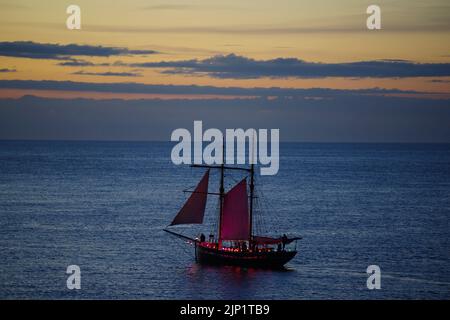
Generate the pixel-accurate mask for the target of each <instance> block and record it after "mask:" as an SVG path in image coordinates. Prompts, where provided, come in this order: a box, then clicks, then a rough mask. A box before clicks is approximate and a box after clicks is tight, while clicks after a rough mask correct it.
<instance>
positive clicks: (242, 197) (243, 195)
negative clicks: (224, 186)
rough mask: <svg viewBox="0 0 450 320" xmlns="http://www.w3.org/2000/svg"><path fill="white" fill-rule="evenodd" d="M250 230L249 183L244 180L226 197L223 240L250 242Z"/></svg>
mask: <svg viewBox="0 0 450 320" xmlns="http://www.w3.org/2000/svg"><path fill="white" fill-rule="evenodd" d="M249 228H250V216H249V211H248V196H247V181H246V179H244V180H242V181H241V182H239V183H238V184H237V185H236V186H234V187H233V189H231V190H230V191H228V193H227V194H226V195H225V197H224V201H223V213H222V224H221V238H222V240H248V239H249V237H250V230H249Z"/></svg>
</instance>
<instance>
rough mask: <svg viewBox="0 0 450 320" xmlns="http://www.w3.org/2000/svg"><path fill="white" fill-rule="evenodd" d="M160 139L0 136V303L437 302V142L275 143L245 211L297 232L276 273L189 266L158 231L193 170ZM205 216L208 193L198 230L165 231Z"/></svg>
mask: <svg viewBox="0 0 450 320" xmlns="http://www.w3.org/2000/svg"><path fill="white" fill-rule="evenodd" d="M172 147H173V144H171V143H168V142H85V141H0V299H221V300H222V299H225V300H228V299H232V300H234V299H295V300H297V299H449V298H450V145H449V144H374V143H371V144H352V143H348V144H339V143H331V144H327V143H282V144H281V145H280V160H279V172H278V174H276V175H274V176H257V179H256V183H257V185H256V190H257V192H256V194H257V196H258V198H257V200H256V202H257V204H258V205H257V208H256V209H255V230H257V231H258V232H259V233H261V235H271V236H280V235H281V234H284V233H285V234H287V235H288V236H289V237H293V236H301V237H302V240H299V241H298V242H297V244H296V249H297V251H298V253H297V255H296V256H295V258H294V259H293V260H291V261H290V262H289V263H288V264H287V265H286V267H285V268H284V269H280V270H259V269H251V268H241V267H224V266H222V267H218V266H203V265H199V264H197V263H196V261H195V256H194V248H193V247H192V245H191V244H189V243H188V242H186V241H184V240H182V239H179V238H176V237H174V236H172V235H170V234H168V233H166V232H164V230H163V229H164V228H165V227H166V226H167V225H168V224H169V223H170V222H171V221H172V219H173V217H174V216H175V215H176V214H177V212H178V210H179V209H180V208H181V206H182V205H183V203H184V201H186V199H187V197H188V196H189V194H187V193H186V192H183V190H186V189H188V188H193V187H195V185H196V184H197V183H198V181H199V180H200V178H201V177H202V175H203V173H204V169H198V168H191V167H190V166H188V165H174V164H173V163H172V161H171V158H170V154H171V149H172ZM257 172H258V171H257ZM245 174H246V173H245V172H234V171H233V172H231V173H229V174H227V176H226V187H227V189H228V188H230V187H232V186H233V184H235V183H237V182H238V181H239V180H240V179H242V178H243V177H245ZM242 175H244V176H242ZM209 187H210V191H215V192H217V190H218V173H217V172H212V173H211V181H210V185H209ZM255 206H256V204H255ZM216 224H217V199H216V198H215V197H214V195H212V196H211V197H210V199H208V205H207V211H206V214H205V224H204V225H199V226H175V227H173V229H172V230H174V231H176V232H179V233H182V234H185V235H187V236H190V237H195V236H197V235H198V234H199V233H200V232H204V233H205V234H207V235H208V234H209V233H210V232H215V226H216ZM292 245H294V244H291V246H292ZM71 265H76V266H78V267H79V268H80V289H69V288H68V286H67V281H68V278H69V277H70V276H71V274H69V273H67V268H68V267H69V266H71ZM373 265H375V266H378V267H379V270H380V288H379V289H369V288H368V286H367V282H368V278H369V274H368V272H367V269H368V267H369V266H373ZM369 287H370V286H369Z"/></svg>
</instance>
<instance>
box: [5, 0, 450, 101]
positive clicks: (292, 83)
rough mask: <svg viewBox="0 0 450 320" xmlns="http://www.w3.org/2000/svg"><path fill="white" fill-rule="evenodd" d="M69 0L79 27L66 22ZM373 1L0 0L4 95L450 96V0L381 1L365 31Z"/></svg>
mask: <svg viewBox="0 0 450 320" xmlns="http://www.w3.org/2000/svg"><path fill="white" fill-rule="evenodd" d="M70 4H77V5H79V6H80V8H81V30H68V29H67V28H66V19H67V17H68V14H66V8H67V7H68V6H69V5H70ZM371 4H373V2H372V1H362V0H341V1H335V0H316V1H301V0H279V1H268V0H258V1H256V0H255V1H253V0H246V1H243V0H238V1H234V0H229V1H211V0H191V1H181V0H178V1H172V0H170V1H169V0H166V1H162V0H161V1H149V0H128V1H106V0H77V1H53V0H41V1H24V0H0V28H1V30H2V31H1V38H0V98H3V99H5V98H14V99H18V98H20V97H22V96H24V95H33V96H37V97H44V98H64V99H75V98H77V97H83V98H89V99H110V98H115V99H125V100H129V99H155V98H163V99H168V100H172V99H184V98H189V99H194V100H197V99H210V98H212V97H213V98H217V99H224V100H225V99H233V98H238V97H239V98H245V99H252V98H255V97H259V95H258V94H257V93H256V94H255V92H252V89H254V88H273V87H276V88H278V89H283V88H284V89H287V88H290V89H316V88H329V89H337V90H339V92H342V93H344V94H345V93H346V92H352V90H355V89H364V90H366V89H367V90H369V89H370V90H379V89H388V90H392V91H393V92H385V93H381V94H383V95H385V94H388V95H391V96H392V95H395V96H397V97H405V96H407V97H408V98H424V97H426V98H427V99H430V100H436V99H438V100H442V99H444V100H448V99H449V98H450V3H449V2H448V1H446V0H431V1H418V0H398V1H378V2H377V3H376V4H377V5H379V6H380V8H381V21H382V22H381V23H382V30H368V29H367V28H366V19H367V17H368V14H367V13H366V9H367V7H368V6H369V5H371ZM13 80H16V81H13ZM25 80H27V81H25ZM30 80H31V81H30ZM48 80H49V81H51V82H47V81H48ZM68 81H70V82H68ZM72 82H75V83H76V84H75V85H74V84H73V83H72ZM79 83H84V84H87V85H89V84H99V85H102V86H103V87H102V88H101V89H100V90H97V89H98V87H97V89H95V88H94V86H92V87H87V88H84V89H82V90H80V89H79V85H80V84H79ZM111 83H118V84H121V83H136V84H142V85H158V86H157V87H154V86H135V87H132V86H127V87H125V86H122V87H120V88H121V89H120V90H117V88H118V87H115V89H108V86H107V85H108V84H111ZM190 85H197V86H199V88H197V89H196V90H195V92H191V91H189V90H185V89H186V87H185V86H190ZM174 86H175V87H174ZM178 86H181V87H178ZM206 86H213V87H217V88H219V89H220V88H226V87H233V88H241V89H249V90H250V91H248V92H245V91H242V92H241V93H239V94H235V93H236V92H234V91H233V92H231V91H223V92H221V93H217V92H213V93H211V92H209V91H208V90H210V89H207V88H206ZM90 88H92V89H90ZM183 88H184V89H183ZM202 88H205V89H204V90H203V89H202ZM368 94H376V95H378V94H380V92H369V93H368ZM266 96H272V94H266ZM275 96H278V94H275Z"/></svg>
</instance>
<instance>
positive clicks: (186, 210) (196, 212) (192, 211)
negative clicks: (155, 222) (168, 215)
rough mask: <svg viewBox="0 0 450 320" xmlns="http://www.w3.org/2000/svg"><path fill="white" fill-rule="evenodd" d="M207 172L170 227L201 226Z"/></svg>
mask: <svg viewBox="0 0 450 320" xmlns="http://www.w3.org/2000/svg"><path fill="white" fill-rule="evenodd" d="M208 181H209V170H208V171H206V173H205V175H204V176H203V178H202V180H200V182H199V184H198V185H197V187H196V188H195V190H194V192H193V193H192V195H191V196H190V197H189V199H188V200H187V201H186V203H185V204H184V206H183V208H181V210H180V212H178V214H177V215H176V217H175V218H174V219H173V221H172V223H171V224H170V225H171V226H173V225H176V224H201V223H203V216H204V215H205V207H206V198H207V195H208Z"/></svg>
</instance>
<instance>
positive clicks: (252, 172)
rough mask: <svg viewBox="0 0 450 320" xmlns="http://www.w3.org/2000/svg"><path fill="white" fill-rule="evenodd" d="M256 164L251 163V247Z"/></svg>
mask: <svg viewBox="0 0 450 320" xmlns="http://www.w3.org/2000/svg"><path fill="white" fill-rule="evenodd" d="M254 166H255V165H254V164H253V163H252V164H251V165H250V223H249V228H250V230H249V233H248V234H249V239H248V244H249V247H250V248H251V242H252V237H253V236H252V228H253V191H254V189H255V184H254V175H255V168H254Z"/></svg>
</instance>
